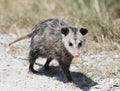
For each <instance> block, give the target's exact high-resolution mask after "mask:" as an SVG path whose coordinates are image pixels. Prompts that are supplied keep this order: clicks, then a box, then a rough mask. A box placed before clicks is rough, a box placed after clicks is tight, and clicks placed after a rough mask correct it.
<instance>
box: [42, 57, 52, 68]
mask: <svg viewBox="0 0 120 91" xmlns="http://www.w3.org/2000/svg"><path fill="white" fill-rule="evenodd" d="M51 61H52V58H47V61H46V63H45V65H44V69H45V70H49V69H50V67H49V64H50V62H51Z"/></svg>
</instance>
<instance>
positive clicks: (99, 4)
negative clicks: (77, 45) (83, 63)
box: [0, 0, 120, 50]
mask: <svg viewBox="0 0 120 91" xmlns="http://www.w3.org/2000/svg"><path fill="white" fill-rule="evenodd" d="M119 5H120V0H100V1H99V0H0V13H1V14H0V33H10V32H12V33H17V30H16V28H14V26H15V27H17V28H19V29H20V30H21V32H23V31H22V29H26V32H28V29H29V30H30V29H31V28H32V26H33V25H34V24H36V23H37V22H38V21H39V20H42V19H47V18H51V17H52V18H53V17H55V18H59V19H63V20H64V21H66V22H67V23H68V24H70V25H73V26H78V27H79V26H80V25H83V26H85V27H87V28H88V30H89V34H88V36H87V40H88V44H91V41H94V43H95V44H94V45H93V44H91V45H92V47H93V46H94V47H95V48H93V49H95V50H105V49H106V46H107V50H119V48H117V46H116V45H114V44H113V42H115V43H117V44H118V45H119V44H120V7H119ZM107 44H108V45H107ZM96 45H99V46H96ZM109 45H112V48H111V46H109ZM101 46H105V47H101Z"/></svg>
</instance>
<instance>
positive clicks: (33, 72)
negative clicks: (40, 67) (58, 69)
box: [28, 69, 39, 74]
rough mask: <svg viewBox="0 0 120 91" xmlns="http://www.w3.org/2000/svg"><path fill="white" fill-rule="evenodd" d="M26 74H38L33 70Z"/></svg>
mask: <svg viewBox="0 0 120 91" xmlns="http://www.w3.org/2000/svg"><path fill="white" fill-rule="evenodd" d="M28 74H39V72H38V71H36V70H34V69H29V70H28Z"/></svg>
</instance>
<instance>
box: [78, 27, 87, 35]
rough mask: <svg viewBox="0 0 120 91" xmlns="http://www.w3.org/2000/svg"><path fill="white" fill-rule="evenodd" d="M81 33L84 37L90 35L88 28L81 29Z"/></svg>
mask: <svg viewBox="0 0 120 91" xmlns="http://www.w3.org/2000/svg"><path fill="white" fill-rule="evenodd" d="M80 33H81V34H82V35H86V34H87V33H88V30H87V29H86V28H81V29H80Z"/></svg>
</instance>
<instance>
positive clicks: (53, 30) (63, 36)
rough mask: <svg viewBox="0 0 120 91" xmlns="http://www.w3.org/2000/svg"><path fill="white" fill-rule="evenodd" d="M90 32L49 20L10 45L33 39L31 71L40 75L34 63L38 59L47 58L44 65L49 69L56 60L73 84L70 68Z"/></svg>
mask: <svg viewBox="0 0 120 91" xmlns="http://www.w3.org/2000/svg"><path fill="white" fill-rule="evenodd" d="M87 33H88V30H87V29H86V28H84V27H80V28H76V27H72V26H69V25H68V24H66V23H65V22H63V21H62V20H59V19H54V18H52V19H47V20H43V21H40V22H39V23H38V24H36V25H35V26H34V28H33V31H32V32H31V33H30V34H28V35H26V36H23V37H21V38H19V39H17V40H15V41H13V42H11V43H10V44H9V45H11V44H13V43H15V42H17V41H19V40H22V39H25V38H29V37H31V44H30V52H29V63H30V65H29V71H30V72H32V73H39V72H38V71H36V70H35V69H34V63H35V61H36V59H37V58H38V57H43V58H47V61H46V63H45V65H44V68H45V69H46V70H48V69H49V63H50V62H51V61H52V60H53V59H56V60H57V61H58V63H59V65H60V67H61V68H62V70H63V72H64V74H65V75H66V78H67V81H68V82H71V81H73V80H72V77H71V75H70V71H69V67H70V64H71V61H72V59H73V58H74V57H79V56H80V50H81V49H82V46H83V45H84V43H85V35H86V34H87Z"/></svg>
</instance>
